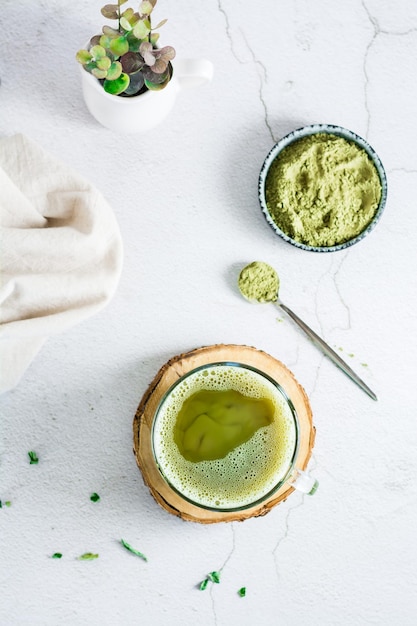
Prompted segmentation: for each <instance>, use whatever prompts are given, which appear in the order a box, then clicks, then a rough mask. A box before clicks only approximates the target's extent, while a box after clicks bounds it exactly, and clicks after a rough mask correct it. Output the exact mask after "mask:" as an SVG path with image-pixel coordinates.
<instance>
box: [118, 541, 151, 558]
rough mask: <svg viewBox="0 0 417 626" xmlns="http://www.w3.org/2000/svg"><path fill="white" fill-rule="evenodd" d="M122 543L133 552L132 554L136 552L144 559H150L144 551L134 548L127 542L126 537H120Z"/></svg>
mask: <svg viewBox="0 0 417 626" xmlns="http://www.w3.org/2000/svg"><path fill="white" fill-rule="evenodd" d="M120 543H121V544H122V546H124V547H125V548H126V550H129V552H131V553H132V554H136V556H139V557H140V558H141V559H143V560H144V561H147V560H148V559H147V558H146V556H145V555H144V554H142V552H139V550H136V549H135V548H132V546H131V545H130V544H129V543H127V541H125V540H124V539H120Z"/></svg>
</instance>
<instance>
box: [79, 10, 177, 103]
mask: <svg viewBox="0 0 417 626" xmlns="http://www.w3.org/2000/svg"><path fill="white" fill-rule="evenodd" d="M126 2H127V0H118V1H117V4H106V5H105V6H104V7H103V8H102V9H101V13H102V15H103V16H104V17H106V18H107V19H109V20H117V28H113V27H110V26H103V29H102V34H101V35H95V36H94V37H92V38H91V40H90V42H89V45H88V49H87V50H84V49H83V50H79V51H78V52H77V55H76V59H77V61H78V62H79V63H81V65H83V67H84V69H85V70H86V71H87V72H90V73H91V74H93V76H95V77H96V78H97V79H98V80H100V81H101V82H102V84H103V88H104V90H105V91H107V92H108V93H110V94H113V95H126V96H134V95H137V94H139V93H143V92H144V91H146V90H148V89H150V90H152V91H159V90H160V89H163V88H164V87H166V86H167V84H168V83H169V81H170V80H171V78H172V65H171V60H172V59H173V58H174V57H175V50H174V48H173V47H172V46H165V47H164V48H158V47H157V46H156V44H157V41H158V39H159V33H157V32H155V31H156V29H158V28H160V27H161V26H163V25H164V24H165V22H166V21H167V20H162V21H161V22H159V24H157V25H156V26H155V27H153V26H152V23H151V13H152V11H153V10H154V8H155V5H156V2H157V0H143V1H142V2H141V3H140V5H139V8H138V10H137V11H134V10H133V9H131V8H127V9H124V10H122V5H124V4H125V3H126Z"/></svg>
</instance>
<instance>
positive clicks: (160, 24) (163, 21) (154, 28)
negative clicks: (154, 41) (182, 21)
mask: <svg viewBox="0 0 417 626" xmlns="http://www.w3.org/2000/svg"><path fill="white" fill-rule="evenodd" d="M167 21H168V20H167V19H165V20H161V21H160V22H159V24H157V25H156V26H154V27H153V28H152V30H156V29H157V28H161V26H163V25H164V24H166V23H167Z"/></svg>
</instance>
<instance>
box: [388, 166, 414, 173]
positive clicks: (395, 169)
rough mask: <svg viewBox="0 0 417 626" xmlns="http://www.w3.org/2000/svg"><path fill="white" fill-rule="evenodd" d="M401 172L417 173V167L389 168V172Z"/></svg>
mask: <svg viewBox="0 0 417 626" xmlns="http://www.w3.org/2000/svg"><path fill="white" fill-rule="evenodd" d="M398 172H399V173H401V174H417V169H416V170H415V169H408V168H406V167H393V168H392V169H390V170H388V174H397V173H398Z"/></svg>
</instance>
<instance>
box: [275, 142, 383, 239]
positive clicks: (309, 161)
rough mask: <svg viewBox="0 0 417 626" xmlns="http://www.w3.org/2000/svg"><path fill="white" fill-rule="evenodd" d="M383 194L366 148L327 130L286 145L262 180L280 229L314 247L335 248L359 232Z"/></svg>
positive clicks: (367, 223)
mask: <svg viewBox="0 0 417 626" xmlns="http://www.w3.org/2000/svg"><path fill="white" fill-rule="evenodd" d="M381 192H382V190H381V182H380V178H379V175H378V172H377V169H376V167H375V165H374V164H373V163H372V161H371V159H370V157H369V156H368V154H367V153H366V151H365V150H363V149H362V148H360V147H359V146H357V144H356V143H354V142H353V141H348V140H347V139H344V138H342V137H339V136H336V135H332V134H328V133H317V134H314V135H309V136H307V137H303V138H302V139H299V140H298V141H295V142H294V143H292V144H290V145H289V146H287V147H286V148H284V149H283V150H282V152H280V154H279V155H278V156H277V158H276V159H275V160H274V161H273V163H272V165H271V167H270V168H269V171H268V174H267V177H266V181H265V197H266V204H267V207H268V210H269V213H270V215H271V217H272V219H273V221H274V222H275V223H276V225H277V226H278V228H280V230H282V231H283V232H284V233H285V234H286V235H288V236H289V237H291V238H292V239H294V240H295V241H297V242H299V243H302V244H305V245H308V246H314V247H323V246H335V245H338V244H341V243H344V242H346V241H349V240H351V239H353V238H354V237H356V236H357V235H359V234H360V233H361V232H362V231H363V230H364V229H365V228H366V227H367V226H368V225H369V223H370V222H371V221H372V218H373V217H374V215H375V213H376V211H377V209H378V205H379V202H380V199H381Z"/></svg>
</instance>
